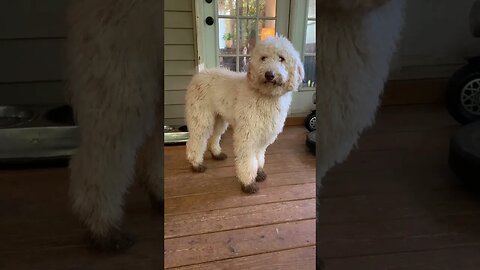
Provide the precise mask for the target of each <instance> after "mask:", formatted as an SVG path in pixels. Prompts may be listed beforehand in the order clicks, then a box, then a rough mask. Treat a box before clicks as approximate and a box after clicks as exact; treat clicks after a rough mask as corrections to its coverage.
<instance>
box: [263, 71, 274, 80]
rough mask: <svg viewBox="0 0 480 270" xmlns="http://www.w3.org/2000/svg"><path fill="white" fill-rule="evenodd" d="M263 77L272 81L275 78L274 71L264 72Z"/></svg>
mask: <svg viewBox="0 0 480 270" xmlns="http://www.w3.org/2000/svg"><path fill="white" fill-rule="evenodd" d="M265 79H267V81H273V79H275V73H274V72H272V71H267V72H265Z"/></svg>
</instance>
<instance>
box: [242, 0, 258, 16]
mask: <svg viewBox="0 0 480 270" xmlns="http://www.w3.org/2000/svg"><path fill="white" fill-rule="evenodd" d="M256 5H257V1H256V0H238V14H239V15H240V16H253V17H255V16H257V7H256Z"/></svg>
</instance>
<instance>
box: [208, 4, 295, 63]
mask: <svg viewBox="0 0 480 270" xmlns="http://www.w3.org/2000/svg"><path fill="white" fill-rule="evenodd" d="M208 2H210V3H208ZM278 2H279V3H280V2H281V3H282V5H277V1H276V0H216V1H215V0H213V1H204V3H203V5H204V14H205V15H208V14H211V15H213V16H211V15H210V17H211V18H212V19H213V20H212V21H213V24H211V25H208V24H207V25H206V26H205V37H204V38H205V42H204V52H205V56H204V57H205V58H206V59H205V65H206V67H213V66H216V67H225V68H228V69H230V70H232V71H246V67H247V64H248V62H249V59H250V52H251V51H252V49H253V48H254V47H255V44H256V42H258V41H259V40H263V39H265V38H267V37H269V36H275V34H277V33H278V34H281V35H284V36H288V17H289V16H288V9H289V5H290V1H278ZM206 17H207V16H206ZM207 58H208V59H207Z"/></svg>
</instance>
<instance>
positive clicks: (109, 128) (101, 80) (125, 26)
mask: <svg viewBox="0 0 480 270" xmlns="http://www.w3.org/2000/svg"><path fill="white" fill-rule="evenodd" d="M162 5H163V1H157V0H73V1H70V6H69V10H68V15H67V20H68V39H67V43H68V44H67V49H68V54H67V55H68V90H69V98H70V102H71V105H72V107H73V109H74V113H75V119H76V123H77V124H78V125H79V127H80V132H81V143H80V145H79V147H78V149H77V150H76V153H75V155H74V156H73V157H72V160H71V162H70V170H71V172H70V196H71V199H72V203H73V210H74V212H75V213H76V214H77V215H78V217H79V218H80V220H81V221H82V222H83V223H84V224H85V225H86V226H87V228H88V230H89V232H90V236H91V239H92V241H93V242H92V243H93V245H94V246H96V247H99V248H101V249H102V250H123V249H125V248H128V247H129V246H131V245H132V244H133V243H134V241H133V239H132V237H130V236H129V235H128V234H127V233H125V232H124V231H123V230H122V229H121V219H122V214H123V210H122V205H123V200H124V195H125V193H126V191H127V189H128V187H129V186H130V184H131V183H132V182H133V179H134V178H135V177H136V178H138V179H139V180H140V181H141V183H143V184H144V185H145V187H146V188H147V190H148V193H149V195H150V198H151V200H152V203H153V205H154V206H156V207H158V209H159V210H160V212H162V213H163V181H162V179H161V177H163V160H162V156H161V151H163V137H162V136H163V127H162V125H161V123H162V119H160V116H161V115H162V114H161V111H160V110H161V109H162V108H163V107H162V106H161V104H163V97H162V92H161V85H160V83H161V82H162V79H161V75H162V74H160V73H161V67H162V65H163V62H161V61H160V59H159V53H160V52H161V51H160V50H162V49H163V46H162V45H163V44H162V42H161V41H162V40H161V36H160V35H161V34H162V29H161V27H162V22H161V20H162V19H163V18H162V16H159V15H160V14H161V12H162V10H163V9H162ZM137 156H138V158H137Z"/></svg>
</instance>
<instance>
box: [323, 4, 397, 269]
mask: <svg viewBox="0 0 480 270" xmlns="http://www.w3.org/2000/svg"><path fill="white" fill-rule="evenodd" d="M317 5H319V9H318V10H319V13H318V14H317V16H318V22H317V24H318V29H319V31H317V35H319V37H320V42H318V43H317V55H318V58H319V63H320V65H319V66H318V69H317V81H318V86H317V130H316V136H317V137H316V141H317V146H316V148H317V181H318V182H317V196H319V192H320V188H321V179H322V178H323V177H324V176H325V174H326V173H327V172H328V170H329V169H331V168H332V167H333V166H334V165H335V164H338V163H341V162H343V161H344V160H345V159H346V158H347V157H348V155H349V153H350V151H351V150H352V149H353V148H354V147H355V146H356V144H357V140H358V138H359V136H360V134H361V133H362V132H363V131H364V129H365V128H367V127H369V126H371V125H372V124H373V122H374V119H375V113H376V111H377V108H378V105H379V104H380V96H381V94H382V92H383V89H384V84H385V82H386V80H387V78H388V75H389V70H390V68H389V67H390V62H391V59H392V56H393V54H394V53H395V51H396V49H397V42H398V40H399V38H400V34H401V31H402V28H403V24H404V20H403V13H404V5H405V3H404V0H319V1H317ZM318 209H320V206H319V205H317V221H318V220H319V219H321V213H320V212H318ZM317 252H319V253H321V251H320V250H317ZM317 258H318V259H319V258H320V256H317ZM322 265H323V264H322ZM322 265H320V264H319V265H318V267H322ZM327 268H328V266H327Z"/></svg>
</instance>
